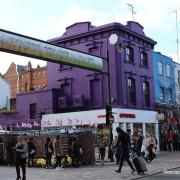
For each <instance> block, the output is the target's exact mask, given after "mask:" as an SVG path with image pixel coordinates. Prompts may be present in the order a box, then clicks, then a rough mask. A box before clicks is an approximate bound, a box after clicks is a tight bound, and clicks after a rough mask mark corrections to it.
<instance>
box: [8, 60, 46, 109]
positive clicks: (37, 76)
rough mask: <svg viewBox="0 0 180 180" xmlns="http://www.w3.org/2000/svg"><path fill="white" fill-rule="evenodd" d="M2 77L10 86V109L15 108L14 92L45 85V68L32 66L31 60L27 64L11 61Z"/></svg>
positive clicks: (39, 87)
mask: <svg viewBox="0 0 180 180" xmlns="http://www.w3.org/2000/svg"><path fill="white" fill-rule="evenodd" d="M4 79H6V81H7V82H8V83H9V84H10V87H11V109H14V110H15V104H16V94H18V93H23V92H29V91H34V90H39V89H43V88H44V87H45V86H46V85H47V68H46V67H40V66H39V65H38V66H37V67H36V68H32V65H31V62H28V64H27V66H22V65H16V64H15V63H11V65H10V67H9V68H8V70H7V72H6V73H5V74H4Z"/></svg>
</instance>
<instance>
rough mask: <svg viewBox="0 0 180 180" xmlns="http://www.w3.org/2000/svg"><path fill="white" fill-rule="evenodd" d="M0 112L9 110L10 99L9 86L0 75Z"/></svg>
mask: <svg viewBox="0 0 180 180" xmlns="http://www.w3.org/2000/svg"><path fill="white" fill-rule="evenodd" d="M0 91H1V93H0V111H4V110H9V109H10V98H11V91H10V85H9V84H8V82H6V80H5V79H3V77H2V76H1V75H0Z"/></svg>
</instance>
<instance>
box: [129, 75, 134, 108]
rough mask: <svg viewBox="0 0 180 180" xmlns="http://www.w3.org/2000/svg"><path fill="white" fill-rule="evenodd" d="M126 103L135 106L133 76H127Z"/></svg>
mask: <svg viewBox="0 0 180 180" xmlns="http://www.w3.org/2000/svg"><path fill="white" fill-rule="evenodd" d="M127 85H128V104H130V105H132V106H136V82H135V79H134V78H131V77H128V79H127Z"/></svg>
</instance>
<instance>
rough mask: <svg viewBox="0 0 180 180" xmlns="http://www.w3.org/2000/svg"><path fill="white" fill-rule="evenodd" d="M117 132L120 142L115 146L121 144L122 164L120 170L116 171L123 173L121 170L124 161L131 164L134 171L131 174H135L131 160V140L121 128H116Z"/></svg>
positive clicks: (120, 163)
mask: <svg viewBox="0 0 180 180" xmlns="http://www.w3.org/2000/svg"><path fill="white" fill-rule="evenodd" d="M116 132H117V133H118V141H117V143H116V145H115V147H116V146H118V145H119V144H121V157H120V162H119V168H118V170H116V172H118V173H121V169H122V166H123V161H124V159H125V160H126V161H127V163H128V164H129V166H130V168H131V169H132V172H131V173H134V172H135V171H136V170H135V169H134V167H133V165H132V163H131V161H130V160H129V144H130V142H128V141H129V138H128V135H127V133H125V132H124V131H123V130H122V129H121V128H120V127H117V128H116Z"/></svg>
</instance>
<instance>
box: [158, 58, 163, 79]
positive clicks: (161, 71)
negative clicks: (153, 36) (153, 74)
mask: <svg viewBox="0 0 180 180" xmlns="http://www.w3.org/2000/svg"><path fill="white" fill-rule="evenodd" d="M160 66H161V69H160ZM158 75H159V76H163V62H162V61H158Z"/></svg>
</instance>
